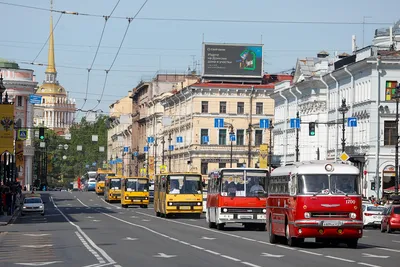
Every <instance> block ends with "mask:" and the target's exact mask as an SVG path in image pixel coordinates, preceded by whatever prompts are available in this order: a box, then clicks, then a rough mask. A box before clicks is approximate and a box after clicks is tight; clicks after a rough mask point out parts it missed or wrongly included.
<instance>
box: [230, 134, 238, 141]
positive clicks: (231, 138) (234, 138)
mask: <svg viewBox="0 0 400 267" xmlns="http://www.w3.org/2000/svg"><path fill="white" fill-rule="evenodd" d="M229 140H230V141H231V142H235V141H236V135H235V134H230V135H229Z"/></svg>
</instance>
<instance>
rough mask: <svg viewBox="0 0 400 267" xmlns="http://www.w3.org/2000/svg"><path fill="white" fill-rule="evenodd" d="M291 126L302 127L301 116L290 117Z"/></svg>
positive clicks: (294, 127) (293, 127)
mask: <svg viewBox="0 0 400 267" xmlns="http://www.w3.org/2000/svg"><path fill="white" fill-rule="evenodd" d="M290 128H292V129H300V119H299V118H293V119H290Z"/></svg>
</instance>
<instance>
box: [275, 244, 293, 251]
mask: <svg viewBox="0 0 400 267" xmlns="http://www.w3.org/2000/svg"><path fill="white" fill-rule="evenodd" d="M276 246H277V247H280V248H285V249H288V250H297V249H295V248H291V247H288V246H284V245H276Z"/></svg>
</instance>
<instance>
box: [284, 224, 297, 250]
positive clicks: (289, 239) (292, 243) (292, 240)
mask: <svg viewBox="0 0 400 267" xmlns="http://www.w3.org/2000/svg"><path fill="white" fill-rule="evenodd" d="M285 229H286V231H285V235H286V241H287V244H288V246H289V247H295V246H296V245H297V239H296V238H295V237H291V236H290V228H289V224H288V223H286V227H285Z"/></svg>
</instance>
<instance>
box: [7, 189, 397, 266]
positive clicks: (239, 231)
mask: <svg viewBox="0 0 400 267" xmlns="http://www.w3.org/2000/svg"><path fill="white" fill-rule="evenodd" d="M43 195H44V198H45V201H46V215H45V216H44V217H42V216H41V215H37V216H25V217H19V218H18V219H17V220H16V221H15V222H14V223H13V224H11V225H8V226H3V227H1V228H0V232H1V233H0V266H24V265H25V266H86V267H89V266H90V267H100V266H116V267H118V266H124V267H128V266H153V265H158V266H202V267H203V266H206V265H213V266H218V267H225V266H226V267H228V266H229V267H232V266H242V267H243V266H250V267H259V266H280V267H281V266H282V267H286V266H293V267H301V266H304V267H310V266H324V267H330V266H332V267H333V266H335V267H336V266H339V265H341V266H367V267H386V266H397V265H398V260H399V259H400V233H394V234H387V233H381V232H380V231H379V230H375V229H368V230H365V233H364V237H363V239H362V240H360V245H359V248H358V249H349V248H347V247H346V246H344V245H343V246H339V247H324V246H322V245H318V244H316V243H314V242H312V241H311V240H310V242H308V240H306V243H305V244H304V245H303V246H302V247H300V248H290V247H287V246H285V245H281V244H276V245H271V244H269V242H268V241H267V240H268V235H267V232H259V231H247V230H244V229H243V228H242V227H241V226H240V225H238V226H233V227H230V228H227V229H226V230H224V231H218V230H214V229H209V228H208V226H207V225H206V222H205V219H204V218H201V219H195V218H172V219H163V218H159V217H156V216H155V214H154V211H153V209H152V207H150V208H148V209H141V208H128V209H122V208H121V207H120V205H118V204H109V203H106V202H104V201H103V199H102V197H98V196H96V195H95V194H94V193H92V192H72V193H69V192H47V193H45V194H43ZM396 262H397V263H396Z"/></svg>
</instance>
